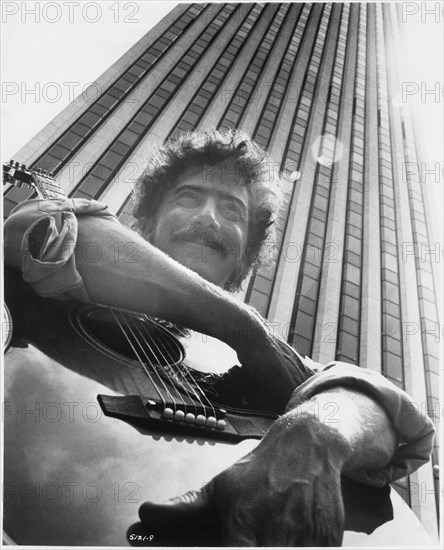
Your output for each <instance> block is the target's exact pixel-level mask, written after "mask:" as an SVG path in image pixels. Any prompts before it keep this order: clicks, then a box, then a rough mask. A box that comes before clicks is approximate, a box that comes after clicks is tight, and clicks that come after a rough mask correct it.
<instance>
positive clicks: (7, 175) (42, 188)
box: [3, 161, 67, 199]
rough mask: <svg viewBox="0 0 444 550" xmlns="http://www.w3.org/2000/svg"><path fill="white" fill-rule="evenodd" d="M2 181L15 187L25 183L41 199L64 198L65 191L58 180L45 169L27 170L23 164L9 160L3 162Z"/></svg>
mask: <svg viewBox="0 0 444 550" xmlns="http://www.w3.org/2000/svg"><path fill="white" fill-rule="evenodd" d="M3 183H4V184H8V183H9V184H11V185H14V186H15V187H23V185H26V186H27V187H29V188H30V189H32V190H33V191H35V192H36V193H37V195H38V196H39V197H40V198H42V199H66V198H67V196H66V193H65V192H64V190H63V189H62V188H61V186H60V184H59V182H58V181H57V180H56V179H55V178H54V177H53V176H52V174H48V173H46V172H45V171H41V170H28V169H27V168H26V166H25V165H24V164H22V165H20V163H18V162H16V163H14V161H10V162H9V163H8V164H6V163H3Z"/></svg>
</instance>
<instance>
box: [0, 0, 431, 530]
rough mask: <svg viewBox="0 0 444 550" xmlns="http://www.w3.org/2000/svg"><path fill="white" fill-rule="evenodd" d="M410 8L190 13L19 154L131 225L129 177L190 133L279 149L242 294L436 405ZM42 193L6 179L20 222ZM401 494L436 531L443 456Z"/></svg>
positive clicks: (168, 21)
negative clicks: (265, 226) (405, 69)
mask: <svg viewBox="0 0 444 550" xmlns="http://www.w3.org/2000/svg"><path fill="white" fill-rule="evenodd" d="M397 9H398V8H397V6H396V4H395V3H391V4H390V3H386V4H384V3H383V4H372V3H370V4H319V3H314V4H303V3H295V4H278V3H273V4H265V3H261V4H181V5H178V6H177V7H176V8H175V9H173V10H172V11H171V12H170V13H169V14H168V15H167V16H166V17H165V18H164V19H163V20H162V21H161V22H160V23H158V24H157V25H156V26H155V27H154V28H153V29H152V30H150V31H149V32H148V33H147V34H146V35H145V36H144V37H143V38H142V39H141V40H140V41H139V42H138V43H137V44H136V45H135V46H133V47H132V48H131V49H130V50H129V51H128V52H127V53H126V54H125V55H124V56H122V57H121V58H120V59H119V60H118V61H117V62H116V63H114V65H112V66H111V67H110V68H109V69H108V70H107V71H106V72H105V73H104V74H103V75H102V76H101V77H100V78H98V79H97V81H96V82H95V83H94V84H93V85H91V86H90V87H89V88H88V89H87V90H86V91H85V92H84V93H83V94H82V95H80V96H79V97H78V98H77V99H76V100H75V101H74V102H72V103H71V104H70V105H69V106H68V107H67V108H66V109H65V110H64V111H63V112H62V113H61V114H60V115H58V116H57V117H56V118H55V119H54V120H53V121H52V122H51V123H50V124H49V125H47V126H46V127H45V128H44V129H43V130H42V131H41V132H40V133H39V134H37V135H36V136H35V138H33V139H32V140H31V141H30V142H29V143H28V144H27V145H25V146H24V147H23V148H22V149H21V150H20V151H19V152H18V153H17V155H16V159H17V160H19V161H20V162H25V163H26V164H27V165H28V166H32V167H37V166H39V167H41V168H42V169H45V170H48V171H50V172H54V174H55V175H56V177H57V179H58V180H59V182H60V183H61V185H62V187H63V188H64V189H65V190H66V192H67V193H68V194H69V195H70V196H73V197H84V198H94V199H97V200H100V201H103V202H105V203H107V204H108V205H109V206H110V208H111V210H112V211H113V212H115V213H116V214H117V215H118V216H119V217H120V219H121V221H122V222H123V223H127V224H130V223H131V221H132V216H131V191H132V184H133V183H134V181H135V180H136V179H137V177H138V175H140V173H141V171H142V169H143V166H144V159H145V158H146V156H147V155H149V154H150V152H151V151H152V150H153V149H154V148H155V147H157V146H158V145H160V144H162V143H163V142H164V141H165V140H166V139H168V138H170V137H174V136H176V135H178V134H179V133H180V132H183V131H189V130H193V129H207V128H210V127H216V128H220V129H225V128H242V129H244V130H246V131H247V132H248V133H249V134H250V135H251V136H252V137H253V138H254V139H255V140H256V141H257V142H258V143H259V144H261V145H262V146H263V147H264V148H265V149H267V151H268V152H269V153H270V155H271V157H272V158H273V160H274V163H275V168H276V171H278V172H279V174H280V177H281V181H282V187H283V191H284V197H285V204H284V208H283V209H282V212H281V215H280V218H279V227H278V238H277V241H276V242H273V243H269V245H270V246H269V249H270V256H273V257H274V258H275V262H274V263H272V265H271V266H269V267H267V268H261V269H259V270H258V271H257V272H255V273H254V274H253V275H252V276H251V278H250V280H249V282H248V285H247V286H246V288H245V289H244V291H243V293H241V297H242V298H243V299H244V300H245V301H247V302H248V303H250V304H252V305H254V306H255V307H256V308H257V309H258V310H259V311H260V312H261V313H262V314H263V315H265V316H266V317H267V318H268V319H269V320H270V321H271V322H272V324H273V327H275V328H276V330H277V331H279V332H280V333H281V334H283V335H284V336H285V337H286V338H288V340H289V341H290V342H291V343H292V344H294V345H295V346H296V347H297V348H298V349H299V350H300V352H301V353H303V354H306V355H308V356H310V357H311V358H312V359H314V360H315V361H320V362H323V363H327V362H329V361H332V360H340V361H346V362H349V363H354V364H357V365H359V366H360V367H361V368H369V369H373V370H375V371H378V372H381V373H382V374H384V375H385V376H386V377H387V378H388V379H390V380H391V381H392V382H393V383H395V384H396V385H397V386H399V387H401V388H403V389H405V390H406V391H407V392H409V393H410V394H411V395H413V397H414V399H415V402H416V403H417V404H418V407H420V408H421V409H422V410H423V411H424V412H425V411H429V413H430V414H431V415H432V416H433V415H434V414H435V413H437V414H438V415H439V407H438V398H439V334H438V333H439V330H438V326H439V325H438V312H437V307H436V297H435V287H434V284H435V283H434V279H433V273H432V263H431V261H430V260H431V256H430V255H427V254H422V252H421V251H423V250H424V247H426V248H427V250H429V248H430V247H429V243H430V242H431V238H430V228H429V227H428V226H427V223H428V220H427V215H426V212H427V205H426V201H425V198H424V189H423V188H422V185H421V179H420V175H419V173H418V171H409V170H406V168H405V167H406V166H408V165H411V164H409V163H417V164H418V163H419V162H420V160H421V159H420V158H418V153H417V147H416V145H415V134H414V129H413V123H412V121H411V119H410V116H409V114H408V112H407V111H406V110H405V109H403V108H401V107H400V106H399V104H398V103H397V102H396V101H394V98H396V97H397V96H398V95H399V94H400V83H399V78H398V66H397V60H396V52H399V51H400V49H401V48H400V40H401V38H400V31H399V13H398V11H397ZM28 197H29V191H26V190H24V189H19V188H7V189H6V191H5V194H4V207H5V215H6V216H7V215H8V213H9V212H10V210H11V208H13V206H14V205H15V204H17V203H19V202H21V201H23V200H25V199H26V198H28ZM437 331H438V332H437ZM406 414H408V411H406ZM437 420H438V418H437ZM437 449H438V447H436V449H435V452H434V457H433V464H437V460H438V454H437V453H438V452H437ZM397 489H398V491H400V492H401V493H402V494H403V496H404V498H405V499H406V500H407V501H408V503H409V504H410V505H411V507H412V508H413V510H414V511H415V512H416V514H417V515H418V517H419V518H420V519H421V520H422V522H423V524H424V525H425V526H426V527H427V529H428V530H429V532H431V533H435V532H436V529H437V512H436V504H437V502H438V489H439V487H438V485H437V484H436V480H434V479H433V467H432V464H429V465H426V466H424V467H423V468H421V469H420V470H419V471H418V472H417V473H415V474H414V475H412V476H411V478H410V479H405V480H401V482H399V483H398V484H397Z"/></svg>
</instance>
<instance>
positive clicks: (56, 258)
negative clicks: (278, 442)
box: [4, 199, 119, 302]
mask: <svg viewBox="0 0 444 550" xmlns="http://www.w3.org/2000/svg"><path fill="white" fill-rule="evenodd" d="M77 216H92V217H102V218H103V217H105V218H108V219H109V221H110V223H119V222H118V220H117V218H116V217H115V216H114V215H113V214H111V213H110V212H109V210H108V207H107V206H106V205H105V204H103V203H100V202H97V201H95V200H87V199H44V200H40V199H34V200H29V201H25V202H23V203H21V204H19V205H18V206H17V207H16V208H14V210H13V211H12V212H11V215H10V216H9V218H8V219H7V221H6V223H5V226H4V236H5V248H6V252H5V255H6V260H8V254H9V255H11V256H13V255H15V256H17V255H18V257H19V258H20V259H19V260H18V263H19V264H21V265H16V266H15V267H20V269H21V271H22V276H23V280H24V281H26V282H27V283H29V284H30V285H31V287H32V288H33V289H34V290H35V291H36V292H37V293H38V294H39V295H40V296H42V297H49V298H59V299H65V298H77V299H80V300H82V301H86V302H88V301H89V297H88V292H87V290H86V287H85V285H84V282H83V280H82V277H81V275H80V273H79V272H78V270H77V267H76V260H75V254H74V249H75V245H76V242H77V228H78V221H77ZM94 246H96V249H94ZM89 248H90V250H89V251H88V250H87V249H86V248H84V249H83V252H84V253H86V254H87V253H90V254H99V253H100V251H99V250H97V245H95V244H94V242H91V243H90V246H89ZM17 253H18V254H17Z"/></svg>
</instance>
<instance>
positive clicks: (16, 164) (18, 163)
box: [14, 162, 20, 170]
mask: <svg viewBox="0 0 444 550" xmlns="http://www.w3.org/2000/svg"><path fill="white" fill-rule="evenodd" d="M14 168H15V169H16V170H18V169H19V168H20V162H16V163H15V166H14Z"/></svg>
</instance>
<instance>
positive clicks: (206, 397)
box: [145, 315, 216, 417]
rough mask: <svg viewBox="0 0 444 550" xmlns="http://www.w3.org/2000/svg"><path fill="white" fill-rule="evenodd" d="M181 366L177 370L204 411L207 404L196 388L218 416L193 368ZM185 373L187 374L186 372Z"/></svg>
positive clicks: (182, 364) (214, 414)
mask: <svg viewBox="0 0 444 550" xmlns="http://www.w3.org/2000/svg"><path fill="white" fill-rule="evenodd" d="M145 317H146V318H147V320H149V321H151V322H155V321H153V320H152V319H150V318H149V317H148V316H147V315H146V316H145ZM167 343H168V344H169V345H171V344H170V341H169V340H167ZM163 345H164V344H163ZM181 367H182V370H179V367H178V365H177V366H176V369H177V372H179V373H180V375H181V376H182V377H183V379H184V380H185V381H186V382H187V383H188V385H189V386H190V387H191V388H192V390H193V392H194V394H195V396H196V399H197V400H198V401H199V403H200V404H201V405H202V407H203V409H204V411H206V406H205V405H204V403H203V402H202V400H201V398H200V396H199V394H198V392H197V391H196V388H197V389H198V390H199V392H200V393H201V395H202V397H203V399H204V401H206V402H207V406H208V408H209V409H211V411H212V413H213V416H215V417H216V409H215V408H214V405H213V404H212V403H211V401H210V399H209V398H208V396H207V395H206V393H205V392H204V390H203V389H202V388H201V386H200V385H199V383H198V382H197V380H196V379H195V378H194V376H193V374H192V372H191V371H192V369H190V368H189V367H188V366H187V365H185V364H184V363H181ZM184 373H185V374H184ZM187 376H188V377H189V378H190V379H191V381H192V384H191V382H190V381H189V380H188V378H187Z"/></svg>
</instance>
